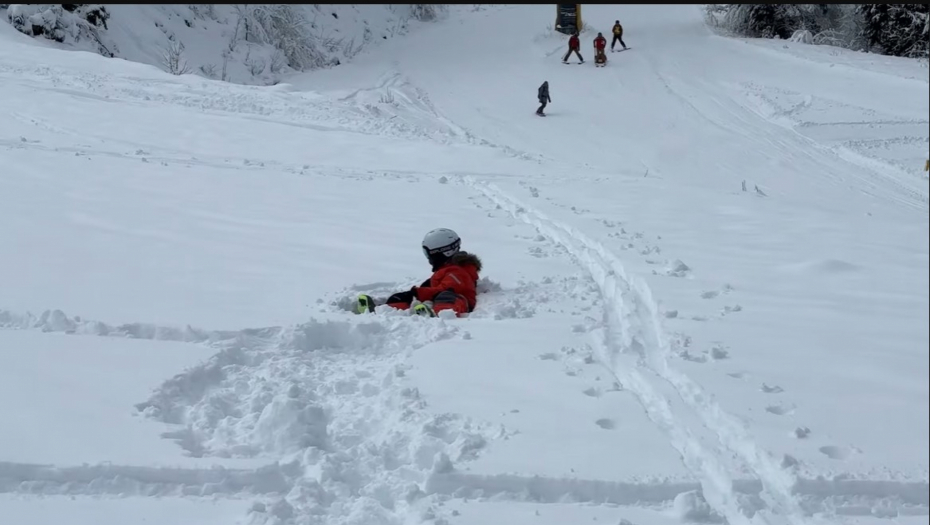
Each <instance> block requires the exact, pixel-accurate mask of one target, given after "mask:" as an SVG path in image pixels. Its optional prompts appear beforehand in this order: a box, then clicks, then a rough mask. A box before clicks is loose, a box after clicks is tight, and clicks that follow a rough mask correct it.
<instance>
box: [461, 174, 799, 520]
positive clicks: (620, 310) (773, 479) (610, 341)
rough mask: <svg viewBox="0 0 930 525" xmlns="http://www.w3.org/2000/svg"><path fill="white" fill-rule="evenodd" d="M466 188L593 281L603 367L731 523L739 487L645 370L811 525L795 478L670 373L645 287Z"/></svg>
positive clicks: (552, 225)
mask: <svg viewBox="0 0 930 525" xmlns="http://www.w3.org/2000/svg"><path fill="white" fill-rule="evenodd" d="M464 180H465V182H466V183H467V184H469V185H471V186H473V187H474V188H475V189H477V190H478V191H480V192H481V193H482V194H484V195H485V196H486V197H488V198H489V199H490V200H492V201H493V202H495V203H496V204H498V205H499V206H501V207H502V208H503V209H504V210H506V211H508V212H509V213H510V214H511V215H513V216H514V217H515V218H517V219H520V220H523V221H524V222H527V223H528V224H530V225H532V226H535V227H536V228H537V229H538V230H539V232H540V233H542V234H543V235H545V236H547V237H550V238H551V239H552V240H553V241H554V242H556V243H558V244H561V245H562V246H564V247H565V248H566V250H568V252H569V253H570V254H572V256H573V258H575V259H576V260H577V261H578V262H579V263H580V264H581V265H582V266H583V267H584V268H585V270H587V271H588V272H589V273H590V274H591V276H592V277H593V278H594V280H595V282H596V283H597V285H598V288H599V289H600V291H601V294H602V295H603V296H604V298H605V308H606V312H605V326H604V330H603V331H604V334H603V341H602V348H601V351H602V353H603V358H604V360H605V363H604V364H605V365H607V366H608V367H609V369H610V370H611V372H612V373H613V374H614V376H615V377H616V379H617V380H618V381H620V382H621V384H622V385H623V386H624V387H625V388H627V389H629V390H631V391H632V392H634V393H635V394H636V395H637V397H638V398H639V400H640V402H641V403H642V405H643V407H644V408H645V409H646V411H647V413H648V414H649V417H650V419H652V421H654V422H655V423H656V424H658V425H659V426H660V427H662V429H663V430H664V431H665V432H666V434H668V435H669V438H670V440H671V441H672V444H673V446H674V447H675V448H676V449H677V450H678V451H679V452H680V453H681V454H682V457H683V459H684V461H685V462H686V464H687V465H688V467H689V468H690V469H692V471H694V472H695V473H696V474H698V475H699V479H701V480H702V483H701V485H702V488H703V490H704V495H705V497H706V498H707V501H708V503H710V504H711V505H712V506H713V507H714V509H715V510H716V511H718V512H719V513H720V514H721V515H723V516H724V517H725V518H726V519H727V520H728V521H729V522H730V523H746V520H745V517H744V516H743V514H742V512H741V511H740V505H739V501H738V498H737V496H736V495H735V493H734V491H733V480H732V479H731V478H730V476H729V475H728V474H727V469H726V468H724V466H723V464H722V461H721V460H720V459H719V458H718V457H715V456H714V455H713V454H712V453H711V452H709V451H708V450H706V449H704V447H702V446H701V444H700V443H699V442H698V440H697V439H695V437H694V435H693V434H692V433H691V431H690V430H689V429H688V428H687V427H685V426H683V425H681V424H680V423H679V422H678V420H677V419H676V417H675V415H674V414H673V412H672V410H671V407H670V405H669V401H668V400H667V399H665V398H664V397H663V396H662V395H661V394H660V393H659V391H658V389H657V388H656V387H654V386H653V385H652V384H651V383H650V381H649V380H648V379H647V376H646V375H644V374H643V373H642V371H644V370H648V371H650V372H654V373H655V374H656V375H658V376H659V377H661V378H662V379H664V380H665V381H666V382H667V383H669V384H671V385H672V386H673V387H674V388H675V390H676V391H677V393H678V394H679V396H680V397H681V399H682V400H683V401H684V402H685V403H686V404H687V405H688V406H689V407H690V408H691V409H692V410H693V411H695V412H696V413H697V414H698V415H699V416H700V417H701V419H702V421H703V423H704V426H705V427H706V428H708V429H709V430H711V431H712V432H714V433H715V434H716V436H717V438H718V439H719V440H720V442H721V444H723V445H724V446H725V447H726V448H727V449H728V450H729V451H731V452H733V453H735V454H737V455H738V456H739V457H740V458H742V459H743V460H744V461H745V462H746V463H747V464H748V466H749V467H750V468H751V469H752V470H753V472H754V473H755V475H757V476H758V477H759V479H760V480H761V482H762V484H763V491H762V497H763V498H764V499H765V500H766V502H767V503H768V504H769V505H770V506H771V507H772V508H773V510H774V511H775V512H777V513H778V514H779V515H781V516H782V517H784V518H785V519H787V520H788V522H789V523H792V524H794V525H801V524H804V523H807V520H806V519H805V517H804V513H803V510H802V509H801V506H800V504H799V503H798V501H797V499H796V498H795V496H794V495H793V494H792V487H793V486H794V485H795V481H796V480H794V477H793V476H792V475H791V474H789V473H788V472H786V471H784V470H783V469H781V468H780V467H779V465H778V463H777V462H776V460H775V459H774V458H772V457H771V455H769V454H767V453H765V452H764V451H762V450H760V449H759V447H758V445H757V444H756V443H755V441H754V440H753V439H752V437H751V436H750V435H749V434H748V432H747V431H746V430H745V429H744V428H742V427H741V426H740V425H739V424H738V423H737V422H736V420H735V419H734V418H733V417H732V416H730V415H728V414H727V413H726V412H725V411H724V410H723V409H722V408H721V407H720V406H719V405H718V404H717V403H716V402H715V401H713V400H712V399H711V398H710V396H708V395H707V394H706V393H705V392H704V391H703V390H702V389H701V387H700V386H699V385H697V384H696V383H694V382H693V381H692V380H691V379H690V378H688V377H687V376H685V375H684V374H682V373H680V372H678V371H676V370H674V369H672V368H671V367H670V366H669V365H668V360H667V359H668V356H669V355H670V350H669V345H668V342H667V340H666V339H665V337H664V334H663V330H662V328H661V323H660V321H659V315H658V308H657V306H656V303H655V301H653V299H652V295H651V293H650V291H649V288H648V286H647V285H646V284H645V282H643V281H642V280H641V279H638V278H631V277H630V276H628V275H627V274H626V272H625V270H624V268H623V266H622V265H621V264H620V262H619V261H618V260H617V258H616V257H615V256H614V255H613V254H611V253H610V251H609V250H607V249H606V248H605V247H604V246H603V245H602V244H600V243H598V242H597V241H594V240H593V239H591V238H589V237H587V236H586V235H584V234H583V233H581V232H579V231H578V230H576V229H574V228H571V227H569V226H567V225H564V224H560V223H558V222H557V221H554V220H551V219H548V218H547V217H545V216H544V215H543V214H542V213H540V212H538V211H535V210H532V209H531V208H528V207H526V206H524V205H522V204H520V203H519V202H518V201H517V200H515V199H513V198H511V197H509V196H507V195H506V194H505V193H503V192H502V191H500V190H499V189H497V188H496V187H494V186H493V185H492V184H484V183H480V182H477V181H475V180H474V179H470V178H466V179H464ZM631 354H633V355H636V356H637V357H638V359H637V362H635V363H634V362H633V361H632V360H630V359H629V358H628V357H629V356H630V355H631Z"/></svg>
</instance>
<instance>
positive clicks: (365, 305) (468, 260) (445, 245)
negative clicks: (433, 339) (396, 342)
mask: <svg viewBox="0 0 930 525" xmlns="http://www.w3.org/2000/svg"><path fill="white" fill-rule="evenodd" d="M461 245H462V240H461V239H460V238H459V236H458V234H456V233H455V232H454V231H452V230H450V229H448V228H439V229H436V230H432V231H430V232H429V233H427V234H426V237H424V238H423V253H424V254H425V255H426V258H427V260H428V261H429V263H430V265H431V266H432V267H433V275H432V277H430V278H429V279H427V280H426V281H424V282H423V284H421V285H420V286H414V287H413V288H411V289H410V290H408V291H406V292H397V293H395V294H393V295H391V296H390V297H388V298H387V299H385V300H384V301H376V300H375V299H373V298H372V297H371V296H368V295H360V296H359V297H358V307H357V311H358V313H360V314H361V313H367V312H374V311H375V307H376V306H378V305H381V304H386V305H388V306H391V307H393V308H397V309H399V310H407V309H410V308H412V309H413V313H415V314H417V315H426V316H430V317H435V316H436V314H437V313H438V312H441V311H443V310H452V311H454V312H455V313H456V315H462V314H464V313H468V312H471V311H472V310H474V309H475V302H476V300H477V294H478V292H477V286H478V272H480V271H481V259H479V258H478V256H477V255H474V254H471V253H468V252H464V251H462V250H461V249H460V248H461Z"/></svg>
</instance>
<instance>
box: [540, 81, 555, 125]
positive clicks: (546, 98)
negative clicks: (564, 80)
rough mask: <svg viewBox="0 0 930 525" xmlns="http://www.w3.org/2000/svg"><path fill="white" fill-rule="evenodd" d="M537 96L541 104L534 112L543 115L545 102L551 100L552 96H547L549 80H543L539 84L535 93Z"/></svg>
mask: <svg viewBox="0 0 930 525" xmlns="http://www.w3.org/2000/svg"><path fill="white" fill-rule="evenodd" d="M537 97H538V98H539V103H540V104H541V105H540V106H539V109H537V110H536V114H537V115H539V116H540V117H545V116H546V114H545V113H543V110H544V109H546V104H548V103H551V102H552V97H550V96H549V81H548V80H546V81H545V82H543V83H542V85H541V86H539V93H538V94H537Z"/></svg>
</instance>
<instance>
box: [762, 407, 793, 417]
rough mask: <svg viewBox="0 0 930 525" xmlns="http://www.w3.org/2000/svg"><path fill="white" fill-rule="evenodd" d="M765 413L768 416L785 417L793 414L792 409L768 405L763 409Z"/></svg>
mask: <svg viewBox="0 0 930 525" xmlns="http://www.w3.org/2000/svg"><path fill="white" fill-rule="evenodd" d="M765 411H766V412H768V413H769V414H775V415H776V416H787V415H790V414H793V413H794V408H792V407H785V406H782V405H769V406H767V407H765Z"/></svg>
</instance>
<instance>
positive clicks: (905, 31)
mask: <svg viewBox="0 0 930 525" xmlns="http://www.w3.org/2000/svg"><path fill="white" fill-rule="evenodd" d="M859 12H860V13H861V14H862V16H863V18H864V20H865V28H864V31H865V38H866V39H867V41H868V45H869V48H870V49H874V50H876V51H878V52H880V53H884V54H886V55H894V56H904V57H915V58H916V57H922V58H926V57H927V56H928V38H930V16H928V15H930V5H928V4H859Z"/></svg>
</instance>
